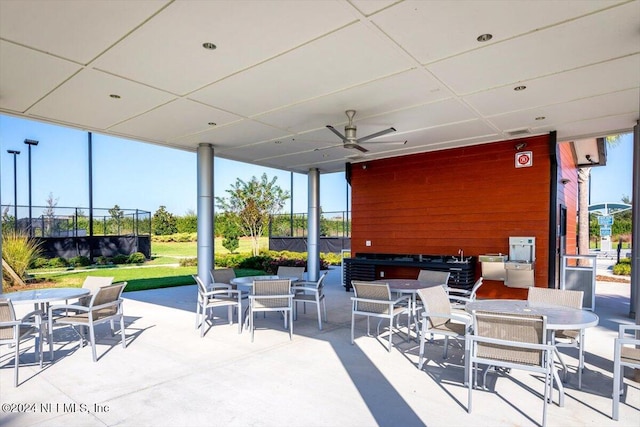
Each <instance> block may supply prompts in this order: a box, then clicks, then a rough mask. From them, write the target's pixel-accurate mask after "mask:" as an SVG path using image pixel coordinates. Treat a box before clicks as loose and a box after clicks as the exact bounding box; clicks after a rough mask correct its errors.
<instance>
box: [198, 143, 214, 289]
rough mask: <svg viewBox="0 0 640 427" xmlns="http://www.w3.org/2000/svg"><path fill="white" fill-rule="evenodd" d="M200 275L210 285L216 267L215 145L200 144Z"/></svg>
mask: <svg viewBox="0 0 640 427" xmlns="http://www.w3.org/2000/svg"><path fill="white" fill-rule="evenodd" d="M197 179H198V277H200V279H202V281H203V282H204V283H205V284H206V285H209V283H211V277H210V276H209V271H211V270H212V269H213V267H214V261H213V260H214V248H215V246H214V240H213V239H214V237H213V231H214V227H213V146H212V145H211V144H204V143H202V144H200V145H198V172H197Z"/></svg>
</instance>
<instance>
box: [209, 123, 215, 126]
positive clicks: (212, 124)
mask: <svg viewBox="0 0 640 427" xmlns="http://www.w3.org/2000/svg"><path fill="white" fill-rule="evenodd" d="M207 124H208V125H209V126H215V125H216V123H215V122H209V123H207Z"/></svg>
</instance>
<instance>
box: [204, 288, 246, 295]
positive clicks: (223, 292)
mask: <svg viewBox="0 0 640 427" xmlns="http://www.w3.org/2000/svg"><path fill="white" fill-rule="evenodd" d="M241 293H242V292H241V291H239V290H237V289H231V288H228V289H227V288H224V289H220V290H212V291H208V292H204V293H202V295H204V296H205V297H210V296H215V295H229V294H241Z"/></svg>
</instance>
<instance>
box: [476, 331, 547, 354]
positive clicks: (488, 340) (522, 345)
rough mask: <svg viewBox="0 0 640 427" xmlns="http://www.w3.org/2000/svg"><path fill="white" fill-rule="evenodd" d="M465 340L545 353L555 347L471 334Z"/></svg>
mask: <svg viewBox="0 0 640 427" xmlns="http://www.w3.org/2000/svg"><path fill="white" fill-rule="evenodd" d="M467 339H468V340H469V341H471V342H474V341H475V342H481V343H485V344H497V345H502V346H505V347H517V348H527V349H531V350H543V351H547V352H553V351H554V349H555V346H554V345H553V344H538V343H528V342H520V341H511V340H501V339H499V338H489V337H481V336H478V335H473V334H467Z"/></svg>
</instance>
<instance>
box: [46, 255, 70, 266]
mask: <svg viewBox="0 0 640 427" xmlns="http://www.w3.org/2000/svg"><path fill="white" fill-rule="evenodd" d="M68 266H69V262H67V260H66V259H64V258H62V257H56V258H51V259H50V260H49V262H48V263H47V267H49V268H62V267H68Z"/></svg>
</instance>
